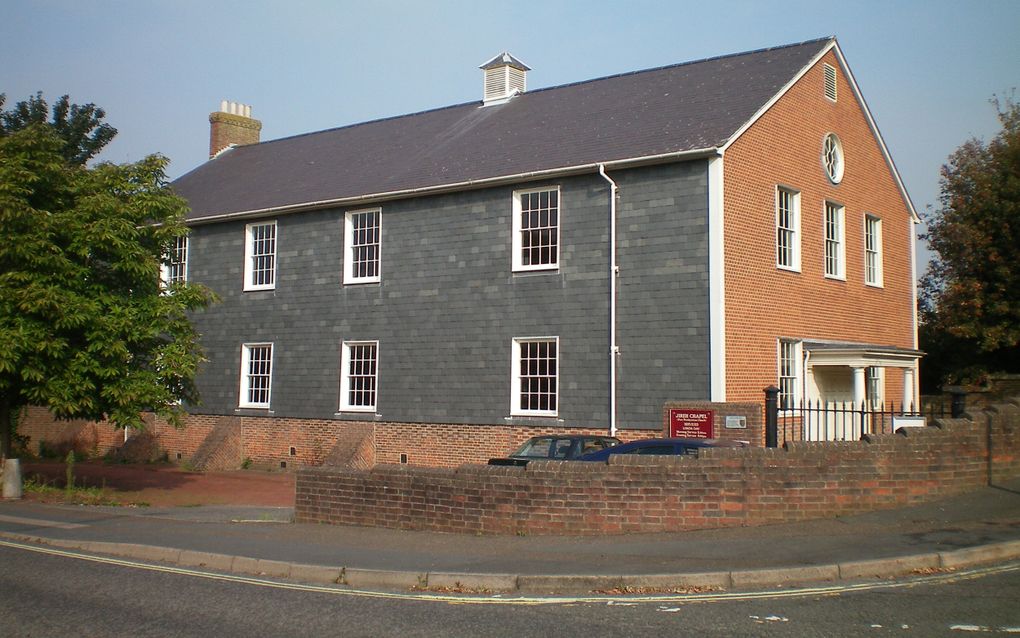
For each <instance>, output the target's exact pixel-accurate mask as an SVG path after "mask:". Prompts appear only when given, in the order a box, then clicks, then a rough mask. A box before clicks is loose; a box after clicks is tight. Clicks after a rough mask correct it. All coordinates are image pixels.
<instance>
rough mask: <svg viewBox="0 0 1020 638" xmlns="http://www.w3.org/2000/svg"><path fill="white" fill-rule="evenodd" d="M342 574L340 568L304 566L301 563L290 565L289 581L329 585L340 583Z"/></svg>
mask: <svg viewBox="0 0 1020 638" xmlns="http://www.w3.org/2000/svg"><path fill="white" fill-rule="evenodd" d="M342 573H343V569H341V568H340V567H328V566H326V565H305V564H303V563H291V565H290V579H291V580H293V581H297V582H299V583H316V584H323V585H331V584H335V583H339V582H340V575H341V574H342Z"/></svg>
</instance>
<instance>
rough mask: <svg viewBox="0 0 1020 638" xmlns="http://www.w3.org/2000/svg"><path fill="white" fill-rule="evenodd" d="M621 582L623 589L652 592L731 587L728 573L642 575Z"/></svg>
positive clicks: (623, 577) (624, 578) (626, 577)
mask: <svg viewBox="0 0 1020 638" xmlns="http://www.w3.org/2000/svg"><path fill="white" fill-rule="evenodd" d="M621 582H622V585H623V588H624V589H630V590H635V591H643V590H648V591H653V592H654V591H663V592H668V591H673V590H687V589H729V588H730V586H731V585H732V581H731V580H730V573H729V572H702V573H690V574H643V575H636V576H622V577H621Z"/></svg>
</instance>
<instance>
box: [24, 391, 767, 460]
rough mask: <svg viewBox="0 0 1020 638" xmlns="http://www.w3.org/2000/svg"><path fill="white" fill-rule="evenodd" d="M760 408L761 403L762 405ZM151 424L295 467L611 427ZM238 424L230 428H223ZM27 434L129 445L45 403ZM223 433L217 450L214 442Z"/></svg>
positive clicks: (188, 450) (99, 448)
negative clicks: (64, 417)
mask: <svg viewBox="0 0 1020 638" xmlns="http://www.w3.org/2000/svg"><path fill="white" fill-rule="evenodd" d="M759 410H760V407H759ZM145 421H146V424H147V431H148V432H149V433H150V434H151V435H152V436H153V437H154V439H155V441H156V444H157V445H158V446H159V447H160V448H161V449H163V450H165V451H166V452H167V456H168V458H169V460H170V461H171V462H175V463H196V464H198V465H196V467H197V468H198V469H206V470H229V469H237V468H238V467H240V465H241V464H242V463H243V462H244V461H245V460H248V459H250V460H251V463H252V466H253V467H256V468H263V469H285V470H293V469H296V468H300V467H305V466H317V465H323V464H338V463H339V464H343V465H346V466H350V467H358V468H368V467H371V466H372V465H374V464H376V463H394V464H396V463H400V460H401V455H402V454H404V455H406V456H407V462H408V464H409V465H419V466H429V467H448V468H455V467H459V466H461V465H463V464H465V463H485V462H486V461H487V460H488V459H489V458H492V457H502V456H506V455H507V454H509V453H510V452H511V451H512V450H514V449H515V448H517V447H518V446H519V445H520V444H521V443H523V442H524V441H526V440H527V439H528V438H530V437H532V436H537V435H541V434H607V433H608V432H607V430H606V428H562V427H555V426H549V427H524V426H501V425H462V424H442V423H390V422H365V421H347V420H339V419H295V418H285V417H264V416H251V415H235V416H223V415H203V414H189V415H187V416H186V417H185V418H184V427H183V428H181V429H176V428H174V427H172V426H171V425H169V424H167V423H166V422H165V421H163V420H162V419H156V418H154V417H153V416H152V415H151V414H150V415H147V416H146V418H145ZM227 428H229V429H235V428H236V429H238V430H239V432H238V433H234V432H231V433H229V434H225V433H223V432H221V430H223V429H227ZM18 433H19V434H22V435H26V436H28V437H30V441H29V450H30V451H31V452H33V453H37V452H38V451H39V449H40V447H39V446H40V443H45V444H46V446H47V447H49V448H50V449H51V450H62V451H63V454H66V453H67V449H71V448H73V449H74V450H75V451H76V452H78V453H81V454H84V455H87V456H93V457H96V456H103V455H105V454H107V453H109V452H111V451H114V450H117V449H119V448H120V447H121V446H122V445H123V444H124V433H123V431H122V430H118V429H116V428H114V427H113V426H112V425H110V424H109V423H105V422H100V423H96V422H91V421H57V420H54V418H53V417H52V416H51V415H50V413H49V412H48V411H47V410H46V409H45V408H38V407H30V408H28V409H27V412H26V413H25V414H24V415H23V416H22V419H21V422H20V423H19V424H18ZM659 435H660V431H658V430H647V429H642V430H633V429H631V430H621V431H619V432H618V433H617V436H618V437H619V438H620V439H622V440H624V441H630V440H634V439H642V438H648V437H652V436H659ZM220 436H222V437H223V441H222V442H217V446H216V447H215V448H214V449H211V450H210V449H209V448H210V445H209V444H210V443H211V442H215V439H217V438H218V437H220Z"/></svg>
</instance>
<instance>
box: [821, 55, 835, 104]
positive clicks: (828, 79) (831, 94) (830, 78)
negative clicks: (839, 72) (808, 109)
mask: <svg viewBox="0 0 1020 638" xmlns="http://www.w3.org/2000/svg"><path fill="white" fill-rule="evenodd" d="M822 69H823V70H824V71H825V97H827V98H829V99H830V100H832V101H833V102H835V101H836V69H835V68H834V67H833V66H831V65H829V64H823V65H822Z"/></svg>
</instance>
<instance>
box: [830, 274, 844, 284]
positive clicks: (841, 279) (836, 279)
mask: <svg viewBox="0 0 1020 638" xmlns="http://www.w3.org/2000/svg"><path fill="white" fill-rule="evenodd" d="M825 278H826V279H828V280H829V281H842V282H843V283H846V277H845V276H839V275H825Z"/></svg>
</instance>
